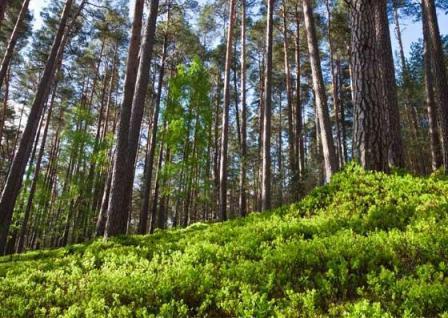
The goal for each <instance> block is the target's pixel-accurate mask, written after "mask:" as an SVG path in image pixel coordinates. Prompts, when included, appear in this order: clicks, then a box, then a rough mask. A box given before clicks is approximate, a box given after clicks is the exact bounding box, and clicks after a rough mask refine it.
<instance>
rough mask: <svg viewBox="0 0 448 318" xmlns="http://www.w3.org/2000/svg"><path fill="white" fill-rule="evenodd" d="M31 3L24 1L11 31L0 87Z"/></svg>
mask: <svg viewBox="0 0 448 318" xmlns="http://www.w3.org/2000/svg"><path fill="white" fill-rule="evenodd" d="M29 3H30V0H24V1H23V4H22V8H21V9H20V13H19V16H18V18H17V22H16V25H15V26H14V30H13V31H12V33H11V37H10V39H9V42H8V46H7V48H6V52H5V55H4V56H3V60H2V64H1V66H0V88H1V87H2V86H3V81H4V80H5V77H6V72H7V71H8V68H9V64H10V62H11V58H12V57H13V54H14V48H15V46H16V43H17V39H18V38H19V35H20V32H21V28H22V25H23V20H24V19H25V16H26V13H27V12H28V5H29Z"/></svg>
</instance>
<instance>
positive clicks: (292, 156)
mask: <svg viewBox="0 0 448 318" xmlns="http://www.w3.org/2000/svg"><path fill="white" fill-rule="evenodd" d="M282 11H283V64H284V66H283V68H284V73H285V74H284V75H285V86H286V105H287V106H286V111H287V113H288V150H289V170H290V172H291V174H292V176H293V178H292V184H291V185H292V188H291V190H292V192H293V193H294V191H295V190H296V189H297V184H296V183H297V181H298V178H296V177H297V175H298V171H297V170H298V168H297V160H298V158H297V156H296V150H295V142H294V141H295V140H296V136H295V134H294V125H293V109H292V102H293V100H292V99H293V96H292V85H291V70H290V67H289V39H288V23H287V9H286V2H285V0H283V1H282Z"/></svg>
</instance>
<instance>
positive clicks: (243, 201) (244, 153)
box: [239, 0, 247, 216]
mask: <svg viewBox="0 0 448 318" xmlns="http://www.w3.org/2000/svg"><path fill="white" fill-rule="evenodd" d="M246 68H247V65H246V0H241V79H240V80H241V87H240V89H241V134H240V135H241V146H240V147H241V163H240V197H239V207H240V215H241V216H245V215H246V214H247V198H246V188H247V186H246V178H247V177H246V173H247V172H246V170H247V105H246V78H247V72H246Z"/></svg>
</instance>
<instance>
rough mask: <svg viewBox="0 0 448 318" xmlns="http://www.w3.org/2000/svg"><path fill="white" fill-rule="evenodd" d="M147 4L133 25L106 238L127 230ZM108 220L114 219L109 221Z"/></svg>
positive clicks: (140, 0) (140, 1)
mask: <svg viewBox="0 0 448 318" xmlns="http://www.w3.org/2000/svg"><path fill="white" fill-rule="evenodd" d="M143 8H144V0H136V1H135V7H134V21H133V24H132V34H131V41H130V44H129V50H128V57H127V66H126V78H125V81H124V92H123V103H122V106H121V113H120V123H119V126H118V132H117V149H116V153H115V156H114V161H113V166H112V167H113V168H112V169H113V170H112V181H111V188H110V195H109V202H108V211H107V222H106V223H107V225H106V231H105V233H104V234H105V236H109V235H116V234H124V233H126V228H127V219H128V214H127V211H128V206H127V205H126V204H125V202H124V201H125V200H124V197H125V193H126V191H127V189H126V186H127V183H125V180H126V171H125V170H126V168H127V160H128V137H129V125H130V119H131V112H132V102H133V99H134V90H135V82H136V78H137V71H138V64H139V51H140V42H141V30H142V19H143ZM109 218H111V219H110V220H109Z"/></svg>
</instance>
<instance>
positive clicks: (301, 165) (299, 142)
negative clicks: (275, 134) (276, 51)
mask: <svg viewBox="0 0 448 318" xmlns="http://www.w3.org/2000/svg"><path fill="white" fill-rule="evenodd" d="M295 15H296V34H295V62H296V83H295V84H296V85H295V86H296V100H295V136H296V157H297V170H298V171H297V175H296V176H295V178H296V183H297V185H299V184H300V181H301V179H302V178H303V175H304V172H305V145H304V140H303V119H302V98H301V96H300V94H301V90H300V82H301V76H302V72H301V70H302V67H301V63H300V62H301V61H300V55H301V52H300V13H299V8H298V7H296V13H295ZM295 192H296V199H299V198H300V189H296V190H295Z"/></svg>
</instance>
